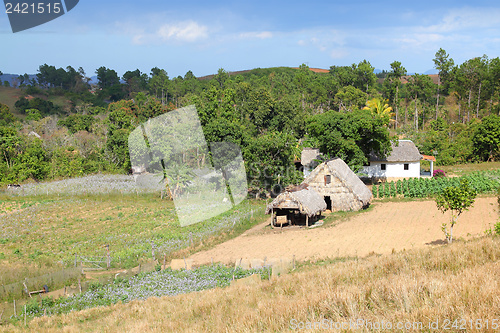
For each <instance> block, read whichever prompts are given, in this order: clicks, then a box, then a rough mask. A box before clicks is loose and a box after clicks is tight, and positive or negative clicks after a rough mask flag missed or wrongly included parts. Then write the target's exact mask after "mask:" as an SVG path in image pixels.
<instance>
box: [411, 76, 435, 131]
mask: <svg viewBox="0 0 500 333" xmlns="http://www.w3.org/2000/svg"><path fill="white" fill-rule="evenodd" d="M433 85H434V84H433V83H432V79H431V78H430V77H429V76H428V75H423V74H414V75H412V76H411V77H409V78H408V83H407V85H406V88H407V90H408V93H409V95H410V96H411V97H413V101H414V104H415V105H414V106H415V115H414V123H415V130H416V131H418V128H419V124H418V123H419V120H418V119H419V113H418V101H419V100H420V101H421V103H422V104H423V105H424V106H425V104H426V103H427V102H428V100H429V98H430V97H431V95H432V94H433V91H434V87H433ZM424 110H425V108H424ZM422 123H423V121H422Z"/></svg>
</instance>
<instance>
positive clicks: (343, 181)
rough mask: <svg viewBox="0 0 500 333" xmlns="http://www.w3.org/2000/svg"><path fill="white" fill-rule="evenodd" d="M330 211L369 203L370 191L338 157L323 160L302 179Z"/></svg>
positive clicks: (364, 205)
mask: <svg viewBox="0 0 500 333" xmlns="http://www.w3.org/2000/svg"><path fill="white" fill-rule="evenodd" d="M304 183H307V184H309V186H310V187H312V188H313V189H314V190H315V191H316V192H318V194H319V195H320V196H322V197H323V198H324V200H325V202H326V204H327V207H328V209H330V210H331V211H339V210H340V211H348V210H359V209H362V208H364V207H366V206H368V205H369V204H370V201H371V199H372V192H371V191H370V190H369V189H368V187H366V185H365V184H364V183H363V182H362V181H361V179H359V177H358V176H357V175H356V174H355V173H354V172H353V171H352V170H351V169H350V168H349V166H348V165H347V164H346V163H345V162H344V161H343V160H341V159H340V158H333V159H331V160H329V161H326V162H323V163H321V164H320V165H318V166H317V167H316V169H314V170H313V171H312V172H311V174H310V175H309V176H308V177H306V179H304Z"/></svg>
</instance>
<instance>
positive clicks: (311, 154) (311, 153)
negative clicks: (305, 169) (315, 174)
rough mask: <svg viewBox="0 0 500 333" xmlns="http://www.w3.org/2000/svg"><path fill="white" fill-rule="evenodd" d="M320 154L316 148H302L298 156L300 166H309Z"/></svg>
mask: <svg viewBox="0 0 500 333" xmlns="http://www.w3.org/2000/svg"><path fill="white" fill-rule="evenodd" d="M320 155H321V153H320V152H319V149H318V148H304V149H302V153H301V156H300V164H302V165H309V164H311V162H313V161H314V160H315V159H317V158H319V157H320Z"/></svg>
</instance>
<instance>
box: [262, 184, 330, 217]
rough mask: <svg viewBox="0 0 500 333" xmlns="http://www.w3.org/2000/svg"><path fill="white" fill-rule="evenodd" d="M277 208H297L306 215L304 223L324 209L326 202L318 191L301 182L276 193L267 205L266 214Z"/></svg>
mask: <svg viewBox="0 0 500 333" xmlns="http://www.w3.org/2000/svg"><path fill="white" fill-rule="evenodd" d="M279 210H297V211H298V212H299V213H300V214H302V215H305V216H306V223H307V224H309V218H311V217H313V216H316V215H319V214H320V213H321V212H322V211H324V210H326V203H325V200H324V199H323V197H322V196H321V195H319V194H318V192H316V191H315V190H314V189H312V188H311V187H309V186H308V185H307V184H301V185H299V186H295V187H293V188H289V189H287V190H286V191H285V192H283V193H281V194H280V195H278V196H277V197H276V198H275V199H274V200H273V201H272V202H271V203H270V204H269V205H267V207H266V214H271V213H273V212H274V211H279Z"/></svg>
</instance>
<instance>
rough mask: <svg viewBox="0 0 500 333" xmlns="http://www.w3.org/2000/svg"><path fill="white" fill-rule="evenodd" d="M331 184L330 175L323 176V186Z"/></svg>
mask: <svg viewBox="0 0 500 333" xmlns="http://www.w3.org/2000/svg"><path fill="white" fill-rule="evenodd" d="M331 182H332V176H331V175H325V185H328V184H330V183H331Z"/></svg>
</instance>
